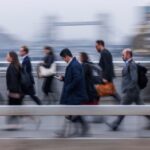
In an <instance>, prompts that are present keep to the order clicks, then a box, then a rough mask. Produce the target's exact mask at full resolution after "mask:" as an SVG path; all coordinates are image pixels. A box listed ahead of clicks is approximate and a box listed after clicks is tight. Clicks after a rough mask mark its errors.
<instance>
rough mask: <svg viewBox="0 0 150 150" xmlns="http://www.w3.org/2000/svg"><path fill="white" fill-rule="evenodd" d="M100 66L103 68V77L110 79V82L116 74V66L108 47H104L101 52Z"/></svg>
mask: <svg viewBox="0 0 150 150" xmlns="http://www.w3.org/2000/svg"><path fill="white" fill-rule="evenodd" d="M99 66H100V67H101V68H102V78H104V79H106V80H108V81H109V82H112V81H113V78H114V76H115V73H114V66H113V60H112V55H111V53H110V52H109V51H108V50H107V49H104V50H103V51H102V52H101V57H100V60H99Z"/></svg>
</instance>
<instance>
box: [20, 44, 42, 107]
mask: <svg viewBox="0 0 150 150" xmlns="http://www.w3.org/2000/svg"><path fill="white" fill-rule="evenodd" d="M19 54H20V56H21V57H22V58H23V61H22V69H23V70H24V71H25V72H27V73H28V75H29V76H30V81H31V86H30V87H29V88H24V87H23V93H24V96H25V95H29V96H30V97H31V98H32V100H33V101H34V102H35V103H36V104H38V105H41V104H42V102H41V100H40V99H39V98H38V97H37V96H36V92H35V87H34V86H35V82H34V77H33V75H32V64H31V60H30V57H29V49H28V47H27V46H22V47H21V48H20V50H19Z"/></svg>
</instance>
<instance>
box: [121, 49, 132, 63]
mask: <svg viewBox="0 0 150 150" xmlns="http://www.w3.org/2000/svg"><path fill="white" fill-rule="evenodd" d="M132 57H133V53H132V50H131V49H130V48H125V49H124V50H123V51H122V59H123V60H124V61H127V60H128V59H130V58H132Z"/></svg>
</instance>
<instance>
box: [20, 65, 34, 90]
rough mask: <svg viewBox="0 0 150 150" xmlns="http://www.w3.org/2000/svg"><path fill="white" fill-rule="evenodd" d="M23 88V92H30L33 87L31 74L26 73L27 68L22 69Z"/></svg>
mask: <svg viewBox="0 0 150 150" xmlns="http://www.w3.org/2000/svg"><path fill="white" fill-rule="evenodd" d="M20 74H21V81H20V82H21V87H22V90H23V91H24V90H28V88H29V87H31V86H32V81H31V77H30V74H29V73H28V72H27V71H26V67H25V68H22V69H21V73H20Z"/></svg>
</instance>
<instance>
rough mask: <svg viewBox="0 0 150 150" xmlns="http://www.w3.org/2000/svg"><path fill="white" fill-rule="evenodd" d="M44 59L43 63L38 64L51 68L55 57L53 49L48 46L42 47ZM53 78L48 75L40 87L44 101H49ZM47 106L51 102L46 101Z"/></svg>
mask: <svg viewBox="0 0 150 150" xmlns="http://www.w3.org/2000/svg"><path fill="white" fill-rule="evenodd" d="M44 54H45V56H44V58H43V62H42V63H40V66H43V67H44V68H47V69H48V68H51V66H52V64H53V63H54V61H55V56H54V51H53V48H52V47H50V46H45V47H44ZM53 78H54V76H53V75H48V76H45V77H44V81H43V85H42V91H43V93H44V100H45V99H47V98H48V99H49V94H51V95H52V94H53V89H52V81H53ZM47 101H48V102H47V103H48V104H49V103H51V102H52V100H51V102H50V100H47Z"/></svg>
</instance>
